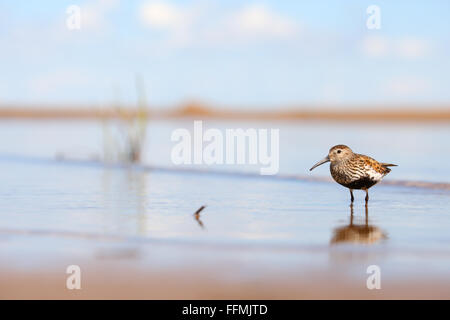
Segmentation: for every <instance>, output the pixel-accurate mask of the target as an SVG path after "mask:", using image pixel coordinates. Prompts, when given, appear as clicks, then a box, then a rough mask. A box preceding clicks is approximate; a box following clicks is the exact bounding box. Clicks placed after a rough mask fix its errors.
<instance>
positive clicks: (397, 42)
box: [362, 35, 431, 60]
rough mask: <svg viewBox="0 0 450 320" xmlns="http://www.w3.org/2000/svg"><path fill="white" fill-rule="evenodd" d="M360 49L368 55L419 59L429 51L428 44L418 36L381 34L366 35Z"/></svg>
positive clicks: (372, 56)
mask: <svg viewBox="0 0 450 320" xmlns="http://www.w3.org/2000/svg"><path fill="white" fill-rule="evenodd" d="M362 51H363V53H364V54H366V55H367V56H368V57H371V58H382V57H395V58H400V59H410V60H412V59H419V58H423V57H425V56H427V55H428V54H430V53H431V46H430V44H429V43H428V42H427V41H426V40H424V39H420V38H413V37H404V38H388V37H386V36H381V35H371V36H367V37H365V38H364V39H363V41H362Z"/></svg>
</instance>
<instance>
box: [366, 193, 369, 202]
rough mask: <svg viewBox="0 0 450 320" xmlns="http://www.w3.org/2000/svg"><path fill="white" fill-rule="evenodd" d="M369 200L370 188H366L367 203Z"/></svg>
mask: <svg viewBox="0 0 450 320" xmlns="http://www.w3.org/2000/svg"><path fill="white" fill-rule="evenodd" d="M367 202H369V190H368V189H366V204H367Z"/></svg>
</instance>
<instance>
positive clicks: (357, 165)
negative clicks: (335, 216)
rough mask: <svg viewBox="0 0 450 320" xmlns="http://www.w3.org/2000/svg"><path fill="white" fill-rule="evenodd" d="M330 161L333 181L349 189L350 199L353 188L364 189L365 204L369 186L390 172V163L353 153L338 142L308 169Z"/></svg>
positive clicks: (367, 199) (352, 199) (352, 198)
mask: <svg viewBox="0 0 450 320" xmlns="http://www.w3.org/2000/svg"><path fill="white" fill-rule="evenodd" d="M326 162H331V163H330V172H331V176H332V177H333V179H334V181H336V182H337V183H339V184H340V185H343V186H344V187H347V188H349V189H350V196H351V201H352V202H353V201H354V199H355V198H354V197H353V189H360V190H364V191H366V204H367V202H368V201H369V188H370V187H372V186H373V185H375V184H377V183H378V182H380V181H381V179H383V177H384V176H385V175H387V174H388V173H389V172H391V169H389V168H388V167H393V166H396V165H395V164H391V163H382V162H378V161H376V160H374V159H372V158H370V157H368V156H365V155H362V154H357V153H353V151H352V149H350V148H349V147H347V146H345V145H343V144H339V145H337V146H334V147H333V148H331V149H330V151H329V152H328V156H326V157H325V158H324V159H322V160H320V161H319V162H317V163H316V164H315V165H314V166H313V167H312V168H311V169H309V170H310V171H311V170H312V169H314V168H316V167H318V166H320V165H321V164H324V163H326Z"/></svg>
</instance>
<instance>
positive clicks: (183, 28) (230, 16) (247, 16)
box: [139, 1, 300, 46]
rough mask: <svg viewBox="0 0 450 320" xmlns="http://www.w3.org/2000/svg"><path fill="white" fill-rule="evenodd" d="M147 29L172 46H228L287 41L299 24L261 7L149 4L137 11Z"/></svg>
mask: <svg viewBox="0 0 450 320" xmlns="http://www.w3.org/2000/svg"><path fill="white" fill-rule="evenodd" d="M139 18H140V21H141V22H142V23H143V25H145V26H146V27H148V28H150V29H153V30H159V31H164V32H166V34H165V35H166V37H167V38H166V40H167V43H169V44H171V45H180V44H181V45H183V46H186V45H202V46H204V45H207V46H211V45H213V46H214V45H228V44H236V43H238V42H239V43H240V44H242V43H245V44H247V43H251V42H252V41H253V40H255V41H261V40H275V39H284V40H286V39H289V38H292V37H293V36H296V35H297V34H298V32H299V30H300V28H299V24H298V23H297V22H296V21H294V20H292V19H290V18H287V17H284V16H282V15H280V14H278V13H276V12H274V11H272V10H271V9H270V8H268V7H266V6H264V5H246V6H243V7H240V8H238V9H235V10H233V11H223V10H214V8H213V7H211V6H210V5H209V6H206V5H205V4H204V3H201V2H198V3H197V2H194V3H192V4H191V5H190V6H180V5H176V4H173V3H169V2H162V1H150V2H147V3H145V4H143V5H142V6H141V7H140V9H139Z"/></svg>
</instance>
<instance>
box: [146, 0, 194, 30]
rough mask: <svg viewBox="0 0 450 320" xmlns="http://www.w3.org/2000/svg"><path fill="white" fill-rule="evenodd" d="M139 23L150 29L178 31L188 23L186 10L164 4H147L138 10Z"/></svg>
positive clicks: (188, 16)
mask: <svg viewBox="0 0 450 320" xmlns="http://www.w3.org/2000/svg"><path fill="white" fill-rule="evenodd" d="M139 16H140V19H141V21H142V22H143V23H144V24H145V25H147V26H148V27H151V28H160V29H164V28H166V29H178V28H181V27H183V26H186V24H187V23H188V22H189V21H190V13H189V12H188V10H186V9H183V8H181V7H179V6H176V5H173V4H170V3H165V2H149V3H146V4H144V5H143V6H142V7H141V8H140V10H139Z"/></svg>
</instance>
